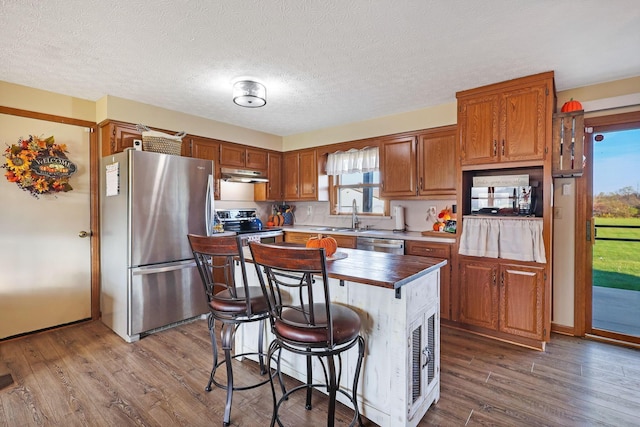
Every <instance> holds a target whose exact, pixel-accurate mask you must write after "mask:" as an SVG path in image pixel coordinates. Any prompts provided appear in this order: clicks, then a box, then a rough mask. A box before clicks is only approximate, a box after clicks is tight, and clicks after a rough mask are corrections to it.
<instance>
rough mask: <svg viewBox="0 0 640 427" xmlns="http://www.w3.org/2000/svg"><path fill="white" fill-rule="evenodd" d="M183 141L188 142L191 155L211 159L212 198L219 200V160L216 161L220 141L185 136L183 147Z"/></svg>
mask: <svg viewBox="0 0 640 427" xmlns="http://www.w3.org/2000/svg"><path fill="white" fill-rule="evenodd" d="M184 142H188V145H189V146H190V147H191V157H195V158H197V159H206V160H213V170H214V178H215V179H214V191H213V193H214V194H213V198H214V199H216V200H220V180H219V178H220V165H219V163H220V162H219V161H218V158H219V155H220V143H218V142H216V141H215V140H211V139H208V138H197V137H188V138H186V139H185V140H184V141H183V147H184V146H185V144H184Z"/></svg>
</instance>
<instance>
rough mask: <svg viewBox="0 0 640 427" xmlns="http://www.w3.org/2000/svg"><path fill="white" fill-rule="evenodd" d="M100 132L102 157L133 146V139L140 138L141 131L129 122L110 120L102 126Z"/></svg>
mask: <svg viewBox="0 0 640 427" xmlns="http://www.w3.org/2000/svg"><path fill="white" fill-rule="evenodd" d="M101 132H102V135H101V136H102V156H103V157H104V156H108V155H110V154H115V153H120V152H122V151H123V150H124V149H125V148H128V147H133V140H134V139H140V140H142V133H141V132H138V130H137V129H136V125H132V124H130V123H119V122H110V123H108V124H107V125H105V126H103V127H102V130H101Z"/></svg>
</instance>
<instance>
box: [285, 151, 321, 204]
mask: <svg viewBox="0 0 640 427" xmlns="http://www.w3.org/2000/svg"><path fill="white" fill-rule="evenodd" d="M282 160H283V163H284V165H283V188H284V191H283V193H284V199H285V200H288V201H293V200H314V201H326V200H328V195H329V193H328V177H327V175H325V174H322V175H321V174H319V171H320V167H319V164H318V155H317V151H316V150H315V149H311V150H298V151H289V152H286V153H284V155H283V156H282Z"/></svg>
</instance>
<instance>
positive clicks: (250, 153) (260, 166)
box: [245, 148, 267, 171]
mask: <svg viewBox="0 0 640 427" xmlns="http://www.w3.org/2000/svg"><path fill="white" fill-rule="evenodd" d="M245 167H246V168H248V169H256V170H263V171H266V170H267V152H266V151H264V150H254V149H252V148H247V149H246V150H245Z"/></svg>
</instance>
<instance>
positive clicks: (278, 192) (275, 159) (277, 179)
mask: <svg viewBox="0 0 640 427" xmlns="http://www.w3.org/2000/svg"><path fill="white" fill-rule="evenodd" d="M267 164H268V166H267V176H268V177H269V182H268V183H267V184H266V186H267V200H282V154H277V153H269V155H268V158H267Z"/></svg>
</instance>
